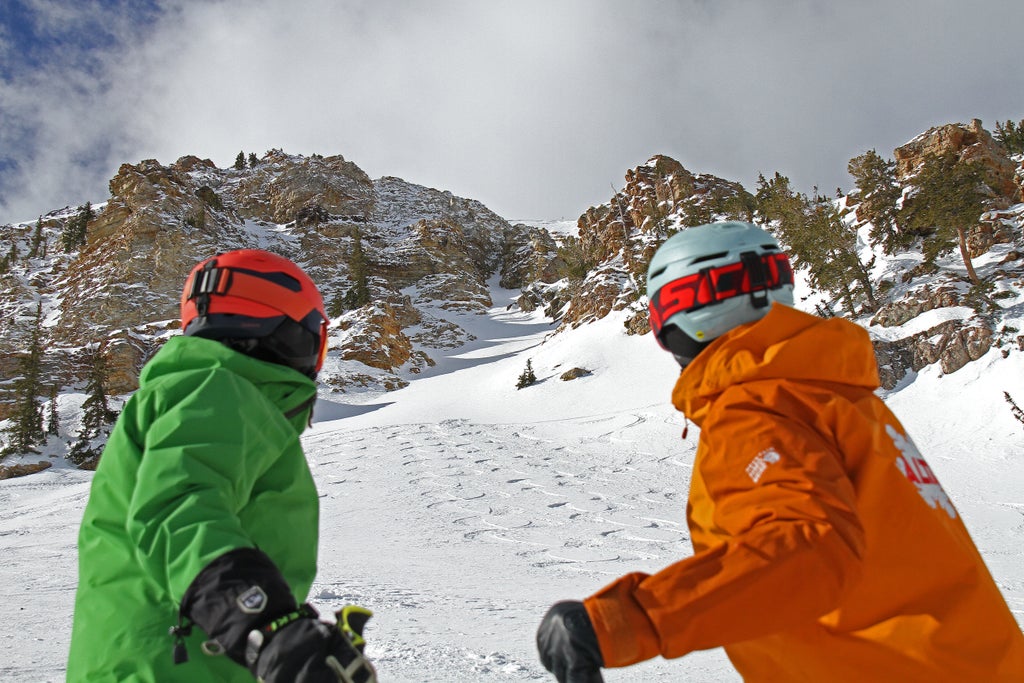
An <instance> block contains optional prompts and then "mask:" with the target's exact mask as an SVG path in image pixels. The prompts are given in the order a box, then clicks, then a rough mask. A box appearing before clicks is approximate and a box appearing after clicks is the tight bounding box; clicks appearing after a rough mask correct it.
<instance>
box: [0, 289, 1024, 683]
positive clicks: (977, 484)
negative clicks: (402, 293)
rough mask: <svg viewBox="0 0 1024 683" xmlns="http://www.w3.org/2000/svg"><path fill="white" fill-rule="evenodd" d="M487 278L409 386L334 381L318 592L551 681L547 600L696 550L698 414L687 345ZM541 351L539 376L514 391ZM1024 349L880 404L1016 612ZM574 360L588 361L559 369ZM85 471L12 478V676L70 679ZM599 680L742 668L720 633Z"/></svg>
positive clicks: (408, 644)
mask: <svg viewBox="0 0 1024 683" xmlns="http://www.w3.org/2000/svg"><path fill="white" fill-rule="evenodd" d="M494 286H495V290H494V302H495V304H494V308H493V309H492V310H491V311H490V312H489V313H488V314H487V315H476V316H474V315H469V314H467V315H464V316H463V317H461V318H460V320H459V323H460V324H461V325H462V326H463V327H465V328H466V329H467V330H469V331H470V332H472V333H473V335H474V336H475V337H476V340H475V341H473V342H471V343H470V344H468V345H466V346H464V347H462V348H460V349H457V350H454V351H451V352H449V355H448V356H446V357H443V358H440V359H438V360H439V362H438V364H437V366H436V367H434V368H430V369H429V370H428V371H426V372H425V373H423V375H421V376H419V377H418V378H416V379H415V380H414V381H412V382H411V384H410V385H409V386H408V387H406V388H405V389H402V390H400V391H396V392H392V393H388V394H365V393H364V394H333V395H325V396H323V397H322V399H323V400H321V402H320V404H319V405H318V410H317V414H318V421H317V422H316V424H315V425H314V427H313V429H312V430H310V431H309V432H308V433H307V435H306V436H305V437H304V442H305V445H306V447H307V453H308V456H309V460H310V462H311V466H312V469H313V473H314V476H315V477H316V480H317V483H318V486H319V488H320V491H321V504H322V526H323V532H322V538H321V548H320V551H321V562H320V572H319V575H318V578H317V581H316V583H315V584H314V587H313V590H312V592H311V595H310V600H311V601H312V602H313V603H314V604H315V605H317V606H318V607H319V608H321V610H322V611H329V610H331V609H335V608H338V607H340V606H341V605H342V604H344V603H346V602H350V601H351V602H358V603H360V604H363V605H365V606H367V607H370V608H371V609H373V610H374V611H375V612H376V617H375V618H374V620H373V621H371V623H370V626H369V628H368V630H367V637H368V641H369V646H368V652H369V654H371V655H372V656H373V657H374V659H375V660H376V662H377V664H378V669H379V672H380V674H381V680H383V681H393V682H399V683H401V682H410V683H411V682H425V681H429V682H435V681H436V682H474V681H522V680H554V679H553V678H552V677H550V676H549V675H548V674H546V673H545V672H544V671H543V669H542V668H541V666H540V665H539V663H538V662H537V657H536V653H535V648H534V644H533V638H534V632H535V629H536V626H537V623H538V622H539V620H540V618H541V616H542V615H543V613H544V611H545V610H546V609H547V607H548V606H549V605H550V604H551V603H552V602H554V601H556V600H559V599H565V598H580V597H583V596H585V595H588V594H590V593H592V592H594V591H595V590H597V589H598V588H600V587H601V586H603V585H604V584H606V583H607V582H609V581H610V580H612V579H613V578H615V577H617V576H619V575H621V574H623V573H625V572H628V571H633V570H644V571H654V570H657V569H659V568H661V567H663V566H665V565H666V564H668V563H670V562H672V561H675V560H676V559H679V558H681V557H683V556H685V555H688V554H689V543H688V537H687V530H686V524H685V506H686V492H687V489H688V485H689V474H690V464H691V462H692V459H693V454H694V449H695V446H696V433H695V431H696V430H695V429H693V428H691V430H690V435H689V437H688V439H686V440H682V439H681V438H680V432H681V429H682V426H683V419H682V416H681V415H679V414H678V413H676V412H675V411H674V409H672V408H671V406H670V405H669V402H668V399H669V393H670V390H671V387H672V384H673V382H674V379H675V374H676V366H675V364H674V362H673V361H672V360H671V358H670V357H669V356H668V355H667V354H665V353H664V352H663V351H661V350H660V349H659V348H658V347H657V345H656V344H655V343H654V342H653V341H652V340H651V338H650V336H649V335H648V336H645V337H642V338H637V337H628V336H626V335H625V334H623V333H622V320H621V319H620V318H619V317H618V316H616V315H614V314H613V315H611V316H609V317H608V318H606V319H604V320H601V321H598V322H596V323H593V324H590V325H586V326H583V327H581V328H578V329H576V330H572V331H569V332H566V333H562V334H558V335H556V336H550V333H551V332H552V331H553V329H554V328H553V326H552V325H550V323H549V322H548V321H545V320H544V319H542V318H539V317H535V316H533V315H528V314H522V313H518V312H515V313H514V312H510V311H509V310H508V309H507V304H509V303H510V302H511V301H512V300H513V297H514V296H515V295H517V294H518V292H511V291H502V290H498V289H497V288H496V285H494ZM439 314H440V311H439ZM444 314H445V315H447V316H454V315H457V314H452V313H448V312H445V313H444ZM527 359H531V361H532V364H533V367H534V370H535V372H536V374H537V376H538V379H539V380H540V381H539V382H538V383H537V384H536V385H533V386H530V387H527V388H524V389H522V390H517V389H516V388H515V385H516V381H517V378H518V376H519V374H520V373H521V372H522V371H523V369H524V368H525V364H526V360H527ZM1022 366H1024V353H1017V352H1014V353H1011V354H1010V355H1009V357H1008V358H1006V359H1003V358H1002V357H1001V356H1000V354H999V353H998V352H997V351H993V352H992V353H991V354H990V355H989V356H986V357H985V358H983V359H982V360H980V361H977V362H975V363H972V364H970V365H969V366H968V367H966V368H964V369H963V370H961V371H960V372H957V373H955V374H953V375H949V376H946V377H941V376H940V375H939V373H938V372H937V371H936V370H935V369H933V368H928V369H926V370H924V371H922V372H921V373H920V374H919V375H918V376H917V377H916V379H915V381H913V382H912V383H908V384H907V386H906V388H904V389H902V390H900V391H898V392H896V393H894V394H892V395H890V396H888V397H887V400H888V402H889V404H890V405H891V406H892V407H893V408H894V409H895V411H896V412H897V414H898V415H899V416H900V417H901V418H902V419H903V421H904V423H905V425H906V426H907V428H908V430H909V431H910V433H911V435H912V436H913V437H914V438H915V440H916V441H917V443H918V446H919V447H920V448H921V450H922V451H923V452H924V453H925V455H926V457H928V458H929V460H930V463H931V465H932V467H933V469H934V470H935V471H936V473H937V475H938V476H939V478H940V480H942V481H943V483H944V485H945V488H946V489H947V492H948V493H949V495H950V496H951V498H952V499H953V501H954V502H955V503H956V504H957V505H958V507H959V509H960V511H961V513H962V515H963V517H964V519H965V521H966V522H967V524H968V527H969V528H970V529H971V530H972V532H973V533H974V536H975V539H976V541H977V543H978V545H979V547H980V549H981V551H982V553H983V554H984V556H985V558H986V560H987V562H988V563H989V566H990V568H991V569H992V572H993V574H994V576H995V577H996V580H997V581H998V583H999V585H1000V587H1001V588H1002V590H1003V591H1004V593H1005V595H1006V597H1007V599H1008V601H1009V603H1010V606H1011V608H1012V609H1013V610H1014V612H1015V613H1016V614H1017V616H1018V619H1019V620H1021V621H1024V440H1022V439H1021V436H1022V429H1024V425H1022V424H1021V423H1019V422H1017V421H1015V420H1014V418H1013V416H1012V415H1011V413H1010V410H1009V406H1008V405H1007V403H1006V402H1005V401H1004V398H1003V393H1002V392H1003V391H1009V392H1010V393H1011V394H1014V395H1015V397H1016V398H1017V399H1018V400H1021V399H1024V396H1021V395H1016V394H1015V390H1016V389H1017V387H1019V386H1020V385H1019V378H1020V377H1021V376H1022V370H1024V367H1022ZM574 367H581V368H584V369H586V370H589V371H590V374H588V375H585V376H583V377H581V378H579V379H575V380H572V381H568V382H567V381H562V380H561V379H559V376H560V375H561V374H562V373H563V372H565V371H566V370H569V369H572V368H574ZM91 476H92V475H91V474H90V473H86V472H81V471H78V470H73V469H67V468H61V467H54V468H51V469H50V470H47V471H45V472H43V473H40V474H37V475H34V476H30V477H25V478H22V479H14V480H9V481H4V482H0V554H2V556H3V558H4V561H3V563H2V565H0V623H3V624H4V625H5V626H4V628H5V634H6V635H7V638H6V641H7V644H8V648H7V654H6V656H5V657H4V659H3V661H0V680H2V681H19V682H29V681H32V682H35V681H58V680H63V658H64V655H65V652H66V648H67V641H68V636H69V632H70V619H71V611H72V605H73V597H74V586H75V572H76V569H75V534H76V530H77V524H78V521H79V518H80V516H81V512H82V508H83V506H84V504H85V500H86V497H87V495H88V487H89V482H90V479H91ZM169 653H170V644H169V646H168V656H169ZM606 680H607V681H608V682H609V683H619V682H626V681H645V682H646V681H653V682H658V681H679V680H686V681H691V682H694V683H701V682H706V683H711V682H713V681H714V682H721V681H725V682H729V681H738V680H739V677H738V675H737V674H736V673H735V672H734V671H732V669H731V667H730V666H729V664H728V661H727V660H726V658H725V657H724V654H723V653H722V652H721V651H720V650H715V651H710V652H701V653H694V654H692V655H688V656H687V657H685V658H683V659H682V660H676V661H662V660H656V661H652V662H647V663H644V664H642V665H639V666H636V667H632V668H629V669H623V670H609V671H607V672H606Z"/></svg>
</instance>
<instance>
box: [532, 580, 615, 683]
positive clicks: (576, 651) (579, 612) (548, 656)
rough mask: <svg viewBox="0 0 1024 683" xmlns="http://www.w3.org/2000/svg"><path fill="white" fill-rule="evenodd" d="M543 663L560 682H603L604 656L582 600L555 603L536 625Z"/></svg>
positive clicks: (541, 661)
mask: <svg viewBox="0 0 1024 683" xmlns="http://www.w3.org/2000/svg"><path fill="white" fill-rule="evenodd" d="M537 651H538V652H540V663H541V664H543V665H544V668H545V669H547V670H548V671H550V672H551V673H553V674H555V678H556V679H558V683H603V682H604V677H602V676H601V667H602V666H604V659H603V658H602V657H601V648H600V647H599V646H598V644H597V635H596V634H595V633H594V626H593V624H592V623H591V622H590V615H588V614H587V610H586V608H585V607H584V606H583V603H582V602H579V601H576V600H566V601H564V602H556V603H555V604H554V605H552V607H551V609H549V610H548V613H547V614H545V615H544V619H543V620H541V622H540V628H538V629H537Z"/></svg>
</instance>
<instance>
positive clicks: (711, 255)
mask: <svg viewBox="0 0 1024 683" xmlns="http://www.w3.org/2000/svg"><path fill="white" fill-rule="evenodd" d="M647 297H648V300H649V304H648V306H649V322H650V325H651V330H652V331H653V332H654V336H655V337H656V338H657V340H658V343H659V344H661V346H662V347H663V348H665V349H667V350H668V351H671V352H672V354H673V355H674V356H675V357H676V360H678V361H679V364H680V365H682V366H683V367H686V365H688V364H689V363H690V362H691V361H692V360H693V359H694V358H695V357H696V356H697V354H698V353H700V352H701V351H702V350H703V349H704V348H705V347H706V346H707V345H708V344H710V343H711V342H712V341H713V340H714V339H716V338H717V337H719V336H721V335H722V334H724V333H725V332H728V331H729V330H731V329H733V328H734V327H736V326H738V325H742V324H744V323H749V322H754V321H755V320H759V319H761V318H762V317H763V316H764V315H765V314H766V313H767V312H768V310H769V309H770V308H771V304H772V303H773V302H779V303H782V304H786V305H787V306H792V305H793V270H792V268H791V267H790V264H789V258H788V257H787V256H786V255H785V254H784V253H783V252H782V251H781V250H780V248H779V243H778V241H776V239H775V238H774V237H772V236H771V235H770V234H769V233H768V232H766V231H765V230H762V229H761V228H759V227H757V226H756V225H753V224H751V223H741V222H739V221H726V222H721V223H708V224H705V225H698V226H696V227H693V228H686V229H684V230H682V231H680V232H678V233H676V234H675V235H673V236H672V237H670V238H669V239H667V240H665V242H664V243H663V244H662V245H661V247H659V248H658V251H657V252H655V254H654V258H652V259H651V265H650V267H649V268H648V269H647Z"/></svg>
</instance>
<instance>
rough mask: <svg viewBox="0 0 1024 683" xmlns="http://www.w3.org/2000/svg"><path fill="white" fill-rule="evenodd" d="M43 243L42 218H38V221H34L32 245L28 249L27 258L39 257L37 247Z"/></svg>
mask: <svg viewBox="0 0 1024 683" xmlns="http://www.w3.org/2000/svg"><path fill="white" fill-rule="evenodd" d="M42 242H43V217H42V216H40V217H39V220H37V221H36V230H35V232H34V233H32V243H31V247H30V248H29V252H28V257H29V258H36V257H37V256H39V247H40V245H41V244H42Z"/></svg>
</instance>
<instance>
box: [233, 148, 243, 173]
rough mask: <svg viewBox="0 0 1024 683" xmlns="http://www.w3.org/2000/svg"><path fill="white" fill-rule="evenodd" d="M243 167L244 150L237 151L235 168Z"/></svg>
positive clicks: (239, 169) (240, 168) (237, 169)
mask: <svg viewBox="0 0 1024 683" xmlns="http://www.w3.org/2000/svg"><path fill="white" fill-rule="evenodd" d="M244 168H245V152H239V153H238V156H237V157H235V170H236V171H241V170H242V169H244Z"/></svg>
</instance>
